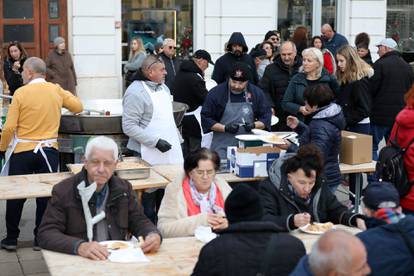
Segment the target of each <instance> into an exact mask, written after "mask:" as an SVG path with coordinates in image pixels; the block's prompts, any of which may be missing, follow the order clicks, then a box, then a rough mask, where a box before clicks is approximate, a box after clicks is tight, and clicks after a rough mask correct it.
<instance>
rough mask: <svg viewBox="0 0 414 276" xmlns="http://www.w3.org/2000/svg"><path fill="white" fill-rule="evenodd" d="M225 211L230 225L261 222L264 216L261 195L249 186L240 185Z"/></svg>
mask: <svg viewBox="0 0 414 276" xmlns="http://www.w3.org/2000/svg"><path fill="white" fill-rule="evenodd" d="M224 210H225V213H226V217H227V220H228V221H229V223H230V224H232V223H236V222H242V221H260V220H261V219H262V216H263V206H262V203H261V201H260V197H259V193H258V192H257V191H256V190H255V189H254V188H252V187H250V186H249V185H247V184H239V185H237V186H236V187H235V188H234V189H233V191H232V192H231V193H230V194H229V196H228V197H227V199H226V202H225V203H224Z"/></svg>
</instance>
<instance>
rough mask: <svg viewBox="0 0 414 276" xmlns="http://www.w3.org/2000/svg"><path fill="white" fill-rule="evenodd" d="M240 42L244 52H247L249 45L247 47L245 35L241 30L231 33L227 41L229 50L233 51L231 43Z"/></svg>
mask: <svg viewBox="0 0 414 276" xmlns="http://www.w3.org/2000/svg"><path fill="white" fill-rule="evenodd" d="M233 44H239V45H241V46H243V53H247V51H248V50H249V47H247V44H246V41H245V40H244V36H243V34H242V33H240V32H234V33H232V34H231V36H230V39H229V42H228V43H227V50H228V51H229V52H231V45H233Z"/></svg>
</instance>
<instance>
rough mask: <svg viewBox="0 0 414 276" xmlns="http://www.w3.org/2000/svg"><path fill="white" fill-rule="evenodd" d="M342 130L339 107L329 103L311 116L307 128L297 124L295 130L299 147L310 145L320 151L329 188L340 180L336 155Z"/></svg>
mask: <svg viewBox="0 0 414 276" xmlns="http://www.w3.org/2000/svg"><path fill="white" fill-rule="evenodd" d="M311 116H312V115H311ZM344 128H345V119H344V114H343V113H342V110H341V107H340V106H339V105H337V104H335V103H331V104H330V105H328V106H326V107H324V108H323V109H321V110H319V111H317V112H316V113H315V114H314V115H313V116H312V119H311V121H310V123H309V126H307V125H305V124H304V123H303V122H299V125H298V127H297V128H296V129H295V132H296V133H298V134H299V142H300V144H301V145H306V144H310V143H312V144H315V145H317V146H318V147H319V149H320V150H321V152H322V155H323V160H324V163H325V166H324V175H325V177H326V182H327V184H328V186H329V187H331V188H334V187H336V186H338V185H339V183H340V179H341V173H340V170H339V160H338V155H339V151H340V147H341V130H343V129H344Z"/></svg>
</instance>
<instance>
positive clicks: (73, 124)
mask: <svg viewBox="0 0 414 276" xmlns="http://www.w3.org/2000/svg"><path fill="white" fill-rule="evenodd" d="M82 103H83V107H84V109H85V111H84V112H82V113H80V114H72V113H70V112H68V111H67V110H62V116H61V119H60V128H59V133H67V134H91V135H104V134H105V135H107V134H117V133H123V131H122V99H98V100H83V101H82ZM187 109H188V106H187V105H186V104H183V103H178V102H173V111H174V120H175V124H176V125H177V126H179V125H180V124H181V121H182V119H183V117H184V114H185V112H186V111H187ZM108 111H109V113H108Z"/></svg>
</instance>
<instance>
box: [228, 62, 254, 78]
mask: <svg viewBox="0 0 414 276" xmlns="http://www.w3.org/2000/svg"><path fill="white" fill-rule="evenodd" d="M249 74H250V71H249V67H248V66H247V64H245V63H243V62H236V63H235V64H234V65H233V67H232V69H231V73H230V78H231V79H232V80H235V81H248V80H249Z"/></svg>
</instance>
